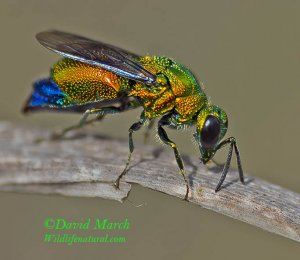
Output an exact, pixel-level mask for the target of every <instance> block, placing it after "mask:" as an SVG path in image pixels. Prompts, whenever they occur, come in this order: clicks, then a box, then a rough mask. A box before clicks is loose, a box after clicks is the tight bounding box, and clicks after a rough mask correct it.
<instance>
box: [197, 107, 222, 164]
mask: <svg viewBox="0 0 300 260" xmlns="http://www.w3.org/2000/svg"><path fill="white" fill-rule="evenodd" d="M227 126H228V119H227V115H226V113H225V111H224V110H223V109H221V108H219V107H217V106H214V105H210V106H207V107H205V108H203V109H202V110H201V111H200V112H199V114H198V117H197V130H196V133H195V134H194V137H195V139H196V141H197V143H198V145H199V150H200V153H201V160H202V162H203V163H204V164H206V163H207V162H208V161H209V160H210V159H212V158H213V156H214V155H215V153H216V151H217V149H218V145H219V143H220V141H221V140H222V138H223V137H224V135H225V134H226V131H227Z"/></svg>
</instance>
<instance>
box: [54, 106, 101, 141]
mask: <svg viewBox="0 0 300 260" xmlns="http://www.w3.org/2000/svg"><path fill="white" fill-rule="evenodd" d="M101 110H102V109H100V111H93V109H91V110H86V111H85V112H84V114H83V115H82V117H81V119H80V121H79V123H78V124H76V125H72V126H69V127H67V128H64V129H62V130H61V131H60V132H59V133H53V134H52V135H51V136H50V139H51V140H58V139H61V138H62V137H63V136H65V135H66V133H68V132H70V131H72V130H75V129H80V128H82V127H85V126H87V125H90V124H92V123H94V122H96V121H102V120H103V118H104V116H105V113H107V112H105V111H101ZM92 114H97V115H96V117H95V118H93V119H90V120H87V118H88V117H89V115H92Z"/></svg>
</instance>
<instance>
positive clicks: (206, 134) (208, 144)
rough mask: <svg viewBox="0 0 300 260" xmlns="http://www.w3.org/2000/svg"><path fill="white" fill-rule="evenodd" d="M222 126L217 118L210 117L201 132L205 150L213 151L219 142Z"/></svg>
mask: <svg viewBox="0 0 300 260" xmlns="http://www.w3.org/2000/svg"><path fill="white" fill-rule="evenodd" d="M220 130H221V126H220V122H219V120H218V119H217V118H216V117H215V116H208V117H207V118H206V120H205V122H204V125H203V128H202V130H201V144H202V147H203V148H206V149H212V148H214V147H215V145H216V144H217V142H218V137H219V134H220Z"/></svg>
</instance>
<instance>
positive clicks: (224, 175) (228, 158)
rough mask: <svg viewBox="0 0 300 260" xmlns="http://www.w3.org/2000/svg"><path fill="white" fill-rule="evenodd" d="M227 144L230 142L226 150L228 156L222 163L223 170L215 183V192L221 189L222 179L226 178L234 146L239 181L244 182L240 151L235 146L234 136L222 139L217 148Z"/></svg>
mask: <svg viewBox="0 0 300 260" xmlns="http://www.w3.org/2000/svg"><path fill="white" fill-rule="evenodd" d="M227 144H230V146H229V151H228V156H227V160H226V163H225V165H224V168H223V172H222V175H221V178H220V180H219V183H218V185H217V187H216V189H215V192H218V191H219V190H220V189H221V186H222V184H223V182H224V180H225V178H226V175H227V173H228V169H229V165H230V162H231V157H232V150H233V148H234V151H235V155H236V160H237V166H238V172H239V177H240V181H241V182H242V183H243V184H245V181H244V173H243V168H242V162H241V157H240V152H239V149H238V147H237V144H236V140H235V138H234V137H229V138H227V139H226V140H224V141H223V142H222V143H220V144H219V145H218V147H217V150H219V149H221V148H222V147H224V146H225V145H227Z"/></svg>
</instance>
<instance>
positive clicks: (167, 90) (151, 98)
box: [130, 56, 207, 126]
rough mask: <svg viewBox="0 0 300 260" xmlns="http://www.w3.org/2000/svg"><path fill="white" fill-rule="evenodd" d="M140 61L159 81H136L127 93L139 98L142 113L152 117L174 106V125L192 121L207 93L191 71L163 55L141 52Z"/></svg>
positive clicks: (205, 99) (203, 103)
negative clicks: (149, 85) (155, 84)
mask: <svg viewBox="0 0 300 260" xmlns="http://www.w3.org/2000/svg"><path fill="white" fill-rule="evenodd" d="M140 62H141V63H142V64H143V66H144V67H145V69H147V70H148V71H150V72H151V73H153V74H155V75H156V76H157V81H158V83H159V85H158V86H157V87H153V86H152V87H148V86H146V85H144V84H141V83H137V84H135V86H134V90H133V91H132V92H131V93H130V95H132V96H138V97H140V98H141V99H142V100H143V103H144V107H145V110H146V111H145V115H146V117H148V118H150V119H152V118H154V117H158V116H161V115H163V114H165V113H167V112H169V111H171V110H175V111H176V112H177V115H176V116H177V118H176V123H177V124H178V126H179V125H182V124H190V123H192V122H194V121H195V119H196V115H197V113H198V112H199V111H200V110H201V108H202V107H204V106H206V105H207V97H206V95H205V93H204V92H203V91H202V89H201V87H200V85H199V83H198V81H197V80H196V78H195V77H194V75H193V74H192V73H191V72H190V71H189V70H188V69H187V68H185V67H184V66H182V65H181V64H179V63H176V62H175V61H173V60H171V59H169V58H166V57H156V56H153V57H150V56H145V57H143V58H141V59H140Z"/></svg>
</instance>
